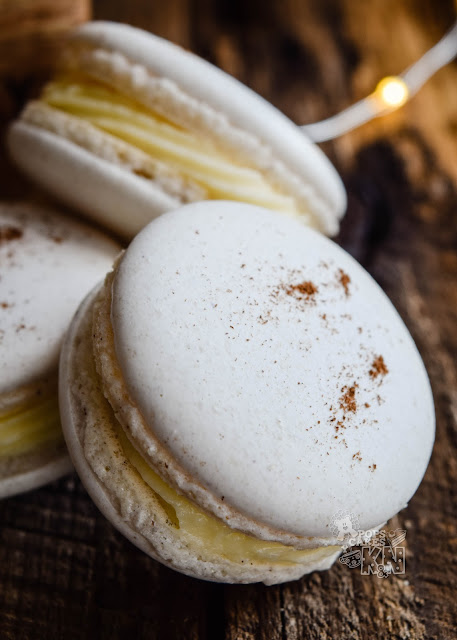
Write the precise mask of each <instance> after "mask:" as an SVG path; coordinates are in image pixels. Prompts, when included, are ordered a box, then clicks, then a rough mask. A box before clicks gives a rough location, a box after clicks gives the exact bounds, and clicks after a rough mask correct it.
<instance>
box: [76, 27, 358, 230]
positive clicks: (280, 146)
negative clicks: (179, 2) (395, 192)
mask: <svg viewBox="0 0 457 640" xmlns="http://www.w3.org/2000/svg"><path fill="white" fill-rule="evenodd" d="M72 41H73V42H74V43H76V44H78V43H79V44H82V45H84V46H90V47H92V48H94V49H100V51H108V52H112V54H113V56H116V55H117V58H115V57H114V58H113V59H112V60H111V62H110V64H109V65H108V66H109V69H110V70H113V69H114V70H116V74H117V76H118V78H122V75H123V74H124V75H126V74H129V75H131V76H132V77H131V78H130V79H129V84H130V85H131V87H132V90H135V91H137V92H139V94H140V93H141V92H143V91H147V83H148V77H147V74H146V73H145V69H146V70H147V71H148V72H150V73H151V75H152V77H154V78H157V77H158V78H163V79H164V80H165V82H166V85H164V86H163V90H164V93H168V92H169V91H172V90H173V89H174V90H175V91H176V92H178V93H180V92H182V96H181V97H182V99H183V100H185V101H186V102H187V101H188V100H190V103H189V104H186V109H190V110H191V111H192V110H194V111H195V123H196V124H198V120H205V118H212V119H213V122H212V128H213V129H214V131H215V132H217V130H220V131H221V132H222V134H224V132H225V130H226V129H227V130H228V129H230V127H235V128H237V129H239V133H240V135H239V136H238V140H237V143H236V144H237V145H238V146H239V147H243V146H246V148H248V147H249V144H251V142H252V143H255V147H256V153H257V154H258V155H261V149H260V150H259V149H258V148H257V145H258V141H259V140H260V141H261V143H264V144H265V145H267V146H268V147H270V148H271V150H272V151H273V156H274V158H275V159H276V160H278V161H280V162H282V163H283V164H284V165H285V166H286V167H287V168H288V169H289V170H291V171H292V172H294V173H295V174H296V176H297V178H298V179H299V180H302V181H303V182H304V184H306V185H307V187H308V189H309V196H308V197H309V199H310V200H311V201H312V200H315V201H316V204H315V206H316V207H317V208H318V209H320V210H321V215H322V216H323V218H325V220H323V221H322V226H323V228H324V230H326V231H327V232H329V233H335V232H336V231H335V230H336V229H337V228H338V219H339V218H340V217H341V216H342V215H343V213H344V211H345V208H346V194H345V190H344V187H343V184H342V182H341V179H340V178H339V176H338V174H337V172H336V171H335V169H334V167H333V166H332V165H331V163H330V162H329V160H328V159H327V157H326V156H325V155H324V153H323V152H322V151H321V150H320V149H319V148H318V147H317V146H316V145H314V144H313V143H312V142H311V141H310V140H309V139H308V138H307V137H306V136H305V135H304V134H303V133H302V132H301V131H300V130H299V128H298V127H297V126H295V125H294V123H293V122H292V121H291V120H289V119H288V118H287V117H286V116H284V115H283V114H282V113H281V112H280V111H279V110H277V109H276V108H275V107H273V106H272V105H271V104H270V103H268V102H267V101H266V100H264V99H263V98H261V97H260V96H259V95H258V94H256V93H255V92H254V91H252V90H251V89H249V88H248V87H246V86H245V85H243V84H242V83H240V82H238V81H237V80H236V79H235V78H233V77H231V76H230V75H228V74H226V73H224V72H223V71H221V70H220V69H218V68H217V67H215V66H213V65H211V64H210V63H208V62H206V61H205V60H203V59H201V58H200V57H198V56H196V55H194V54H192V53H190V52H188V51H185V50H184V49H182V48H181V47H179V46H177V45H175V44H173V43H171V42H168V41H167V40H164V39H162V38H159V37H157V36H154V35H153V34H151V33H148V32H146V31H143V30H140V29H136V28H133V27H131V26H129V25H125V24H118V23H114V22H102V21H100V22H98V21H96V22H89V23H86V24H85V25H82V26H81V27H78V28H77V29H76V30H75V31H74V34H73V37H72ZM125 59H127V61H128V62H129V63H133V64H134V65H136V66H134V67H133V68H130V69H129V70H128V69H127V67H126V66H125V62H124V61H125ZM116 61H117V62H116ZM97 62H99V61H98V60H97ZM107 68H108V67H107ZM192 100H194V102H195V101H196V102H195V105H193V106H192V104H191V103H192ZM205 105H206V107H205ZM211 112H213V113H211ZM265 162H271V160H268V161H267V160H265ZM319 202H322V203H324V204H325V207H324V206H321V205H320V204H318V203H319Z"/></svg>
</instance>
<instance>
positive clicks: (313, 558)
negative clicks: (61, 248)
mask: <svg viewBox="0 0 457 640" xmlns="http://www.w3.org/2000/svg"><path fill="white" fill-rule="evenodd" d="M59 388H60V408H61V414H62V424H63V430H64V434H65V438H66V441H67V444H68V448H69V452H70V455H71V457H72V459H73V462H74V464H75V467H76V469H77V471H78V472H79V474H80V477H81V479H82V481H83V483H84V484H85V486H86V488H87V490H88V492H89V493H90V495H91V496H92V498H93V500H94V501H95V503H96V504H97V505H98V507H99V508H100V510H101V511H102V512H103V513H104V514H105V516H106V517H107V518H108V519H109V520H110V521H111V522H112V523H113V524H114V526H115V527H117V528H118V529H119V530H120V531H121V532H122V533H123V534H124V535H125V536H127V538H129V539H130V540H131V541H132V542H133V543H134V544H136V545H137V546H138V547H139V548H140V549H142V550H143V551H145V552H146V553H148V554H149V555H150V556H152V557H153V558H156V559H157V560H159V561H161V562H162V563H164V564H165V565H167V566H168V567H171V568H173V569H176V570H178V571H181V572H183V573H185V574H188V575H190V576H194V577H197V578H203V579H206V580H212V581H220V582H234V583H249V582H258V581H263V582H264V583H266V584H274V583H279V582H284V581H288V580H292V579H296V578H299V577H300V576H302V575H303V574H305V573H309V572H310V571H314V570H318V569H327V568H329V567H330V566H331V564H332V563H333V562H334V560H335V559H336V558H337V557H338V555H339V553H340V552H341V547H342V538H341V536H339V535H338V534H339V531H338V529H335V523H336V522H337V520H336V519H337V518H338V514H340V513H341V511H342V510H344V512H345V513H346V514H349V516H350V518H352V522H353V524H354V525H355V523H357V529H363V530H368V529H369V530H372V529H377V528H378V527H380V526H381V525H382V524H383V523H384V522H385V521H387V520H388V519H389V518H390V517H392V516H393V515H395V514H396V513H397V512H398V511H399V510H400V509H403V507H405V506H406V504H407V502H408V500H409V499H410V498H411V496H412V495H413V494H414V492H415V491H416V489H417V487H418V485H419V483H420V481H421V478H422V476H423V474H424V472H425V470H426V467H427V464H428V460H429V457H430V454H431V450H432V445H433V439H434V407H433V400H432V394H431V391H430V385H429V381H428V378H427V374H426V371H425V368H424V365H423V363H422V360H421V358H420V355H419V353H418V351H417V349H416V347H415V344H414V342H413V340H412V338H411V336H410V335H409V333H408V331H407V329H406V327H405V325H404V324H403V322H402V320H401V319H400V317H399V315H398V313H397V312H396V311H395V309H394V307H393V306H392V304H391V303H390V301H389V300H388V298H387V297H386V295H385V294H384V293H383V292H382V290H381V289H380V287H379V286H378V285H377V284H376V283H375V282H374V280H373V279H372V278H371V277H370V276H369V275H368V274H367V273H366V272H365V271H364V269H363V268H362V267H361V266H360V265H359V264H358V263H357V262H355V260H354V259H352V258H351V257H350V256H349V255H348V254H347V253H346V252H345V251H344V250H342V249H341V248H340V247H338V246H337V245H336V244H334V243H333V242H332V241H331V240H329V239H328V238H326V237H325V236H323V235H322V234H320V233H318V232H316V231H314V230H313V229H311V228H309V227H307V226H304V225H302V224H300V222H299V221H297V220H294V219H290V218H288V217H286V216H282V215H281V214H280V213H275V212H270V211H267V210H265V209H263V208H259V207H254V206H250V205H246V204H239V203H234V202H222V201H221V202H211V201H207V202H201V203H195V204H190V205H187V206H184V207H182V208H180V209H178V210H176V211H174V212H169V213H166V214H164V215H163V216H161V217H159V218H157V219H156V220H154V221H153V222H151V223H150V224H149V225H147V226H146V227H145V228H144V229H143V231H141V232H140V233H139V235H138V236H137V237H136V238H135V239H134V240H133V242H132V243H131V244H130V246H129V248H128V249H127V250H126V252H125V253H124V254H123V255H122V257H121V258H120V259H119V260H118V261H117V262H116V264H115V267H114V269H113V271H112V272H111V273H110V274H109V275H108V276H107V278H106V281H105V283H104V285H102V286H99V287H96V288H95V289H94V291H93V292H92V293H91V294H90V295H89V296H88V297H87V298H86V300H85V301H84V303H83V304H82V306H81V307H80V309H79V311H78V313H77V314H76V316H75V318H74V321H73V323H72V325H71V327H70V330H69V332H68V334H67V337H66V340H65V343H64V347H63V349H62V355H61V366H60V387H59Z"/></svg>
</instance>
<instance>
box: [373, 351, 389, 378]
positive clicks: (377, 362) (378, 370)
mask: <svg viewBox="0 0 457 640" xmlns="http://www.w3.org/2000/svg"><path fill="white" fill-rule="evenodd" d="M387 373H389V369H388V368H387V366H386V363H385V362H384V358H383V357H382V356H378V357H377V358H375V359H374V360H373V362H372V364H371V369H370V377H371V378H377V377H378V376H385V375H386V374H387Z"/></svg>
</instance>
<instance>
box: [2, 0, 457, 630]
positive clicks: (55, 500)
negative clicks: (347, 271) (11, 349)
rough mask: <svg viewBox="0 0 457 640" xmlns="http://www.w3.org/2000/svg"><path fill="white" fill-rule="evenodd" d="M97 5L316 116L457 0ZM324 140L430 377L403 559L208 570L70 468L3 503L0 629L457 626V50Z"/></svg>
mask: <svg viewBox="0 0 457 640" xmlns="http://www.w3.org/2000/svg"><path fill="white" fill-rule="evenodd" d="M0 4H1V3H0ZM94 16H95V17H96V18H104V19H112V20H118V21H125V22H130V23H132V24H135V25H139V26H142V27H144V28H146V29H149V30H151V31H153V32H155V33H157V34H159V35H162V36H165V37H167V38H169V39H171V40H173V41H175V42H178V43H180V44H182V45H184V46H185V47H187V48H189V49H191V50H193V51H195V52H196V53H198V54H200V55H202V56H203V57H205V58H207V59H209V60H211V61H212V62H213V63H215V64H217V65H219V66H220V67H222V68H223V69H225V70H226V71H228V72H229V73H231V74H233V75H235V76H236V77H238V78H239V79H241V80H242V81H243V82H245V83H246V84H248V85H249V86H251V87H253V88H254V89H255V90H256V91H258V92H259V93H260V94H262V95H263V96H265V97H266V98H267V99H269V100H270V101H272V102H273V103H274V104H275V105H276V106H278V107H279V108H280V109H282V110H283V111H284V112H285V113H286V114H287V115H289V116H290V117H291V118H292V119H294V120H295V121H296V122H297V123H307V122H312V121H315V120H318V119H321V118H323V117H326V116H329V115H331V114H333V113H335V112H336V111H338V110H340V109H342V108H344V107H345V106H347V105H349V104H350V103H351V102H353V101H354V100H356V99H358V98H360V97H362V96H364V95H366V94H367V93H369V92H370V91H371V90H372V89H373V88H374V86H375V84H376V82H377V80H379V79H380V78H381V77H382V76H384V75H388V74H392V73H397V72H400V71H401V70H403V69H404V68H405V67H407V66H408V65H409V64H411V63H412V62H413V61H414V60H415V59H417V58H418V57H419V56H420V55H421V54H422V53H423V52H424V51H425V50H426V49H427V48H428V47H429V46H431V45H432V44H433V43H434V42H435V41H436V40H437V39H438V38H439V37H440V36H441V35H442V34H443V33H444V32H445V30H447V29H448V28H449V27H450V26H451V25H452V22H453V20H454V19H455V17H456V6H455V4H454V3H453V2H452V1H451V0H443V1H437V0H401V1H399V0H282V1H281V2H280V1H279V0H272V1H268V0H264V1H263V2H260V1H254V0H249V1H247V0H244V1H243V0H219V2H217V1H216V0H212V1H211V0H167V2H148V1H147V0H134V1H130V2H122V1H121V0H96V1H95V4H94ZM36 82H37V80H36V78H35V77H34V76H33V74H32V73H29V74H28V75H27V77H26V78H25V79H23V78H22V79H21V78H18V77H16V78H7V79H6V80H4V81H3V82H2V83H1V85H0V116H1V118H2V123H3V124H4V123H5V121H6V120H8V118H10V117H11V116H12V115H13V114H14V113H15V112H17V110H18V109H19V107H20V104H21V102H22V101H23V99H24V96H26V95H27V94H29V93H30V91H31V90H32V89H31V87H34V86H35V84H36ZM323 148H324V151H325V152H326V153H327V154H328V155H329V156H330V158H331V159H332V160H333V162H334V163H335V165H336V166H337V168H338V170H339V171H340V173H341V175H342V176H343V179H344V181H345V184H346V187H347V190H348V194H349V207H348V213H347V215H346V218H345V220H344V223H343V226H342V230H341V234H340V236H339V238H338V241H339V242H340V243H341V244H342V245H343V246H344V247H345V248H346V249H347V250H348V251H349V252H350V253H352V254H353V255H354V256H355V257H356V258H357V259H358V260H359V261H360V262H361V263H362V264H363V265H364V266H365V267H366V268H367V269H368V270H369V271H370V272H371V273H372V275H373V276H374V277H375V278H376V280H377V281H378V282H379V283H380V285H381V286H382V287H383V288H384V289H385V291H386V292H387V294H388V295H389V296H390V298H391V299H392V301H393V302H394V304H395V305H396V307H397V309H398V310H399V312H400V314H401V315H402V317H403V319H404V321H405V322H406V324H407V326H408V327H409V329H410V331H411V332H412V334H413V337H414V339H415V340H416V343H417V345H418V348H419V350H420V352H421V354H422V356H423V358H424V361H425V364H426V367H427V369H428V372H429V375H430V378H431V382H432V386H433V392H434V397H435V402H436V415H437V439H436V445H435V448H434V452H433V456H432V460H431V464H430V467H429V469H428V471H427V474H426V476H425V479H424V481H423V482H422V485H421V486H420V488H419V490H418V492H417V494H416V495H415V496H414V498H413V499H412V500H411V502H410V505H409V507H408V508H407V509H405V510H404V511H402V512H401V513H400V514H399V516H397V517H396V518H395V519H394V520H393V521H392V528H395V527H402V528H404V529H406V530H407V538H406V543H407V550H406V574H405V575H404V576H390V577H389V578H388V579H380V578H377V577H376V576H362V575H361V574H360V571H357V570H350V569H349V568H348V567H346V566H343V565H341V564H340V563H338V562H337V563H336V565H335V566H334V567H333V568H332V569H331V570H330V571H327V572H325V573H314V574H312V575H310V576H307V577H305V578H303V579H302V580H300V581H297V582H294V583H290V584H285V585H282V586H276V587H265V586H262V585H251V586H232V585H230V586H224V585H218V584H211V583H205V582H201V581H197V580H193V579H191V578H187V577H184V576H181V575H179V574H177V573H174V572H172V571H170V570H168V569H166V568H164V567H162V566H161V565H159V564H158V563H156V562H154V561H153V560H151V559H149V558H148V557H146V556H145V555H143V554H142V553H141V552H140V551H138V550H137V549H136V548H134V547H133V546H132V545H131V544H130V543H129V542H127V541H126V540H125V539H124V538H122V536H121V535H120V534H118V533H117V532H116V531H115V530H114V529H113V527H112V526H111V525H110V524H109V523H108V522H107V521H106V520H105V519H104V518H103V517H102V516H101V515H100V513H99V512H98V511H97V509H96V508H95V506H94V505H93V504H92V502H91V500H90V499H89V498H88V496H87V494H86V492H85V490H84V489H83V487H82V485H81V483H80V482H79V480H78V478H77V477H76V476H75V475H73V476H70V477H68V478H66V479H63V480H61V481H59V482H56V483H54V484H53V485H51V486H48V487H46V488H43V489H41V490H39V491H35V492H31V493H29V494H26V495H23V496H19V497H16V498H12V499H9V500H4V501H3V502H1V503H0V638H1V639H2V640H6V639H13V638H14V639H18V638H21V639H29V638H30V639H32V638H33V639H35V638H36V639H42V638H44V639H46V640H52V639H54V638H56V639H57V638H62V639H65V640H72V639H76V638H106V639H109V640H116V639H120V638H129V639H130V638H145V639H146V638H147V639H148V640H153V639H160V640H162V639H164V638H179V639H191V638H192V639H196V638H201V639H207V640H218V639H220V638H226V639H227V640H228V639H235V638H236V639H239V640H241V639H243V640H244V639H245V640H251V639H254V638H256V639H268V640H276V639H277V640H292V639H299V638H300V639H301V638H306V639H308V638H326V639H327V638H328V639H338V638H344V639H346V638H354V639H359V638H360V639H362V638H363V639H372V638H413V639H416V640H418V639H422V638H436V639H440V640H446V639H450V638H456V637H457V578H456V571H457V518H456V513H457V507H456V492H457V64H456V63H454V64H452V65H449V66H448V67H447V68H446V69H444V70H442V71H441V72H440V73H439V74H438V75H437V76H435V77H434V78H433V79H432V80H431V81H430V82H429V83H428V84H427V85H426V87H425V88H424V89H423V90H422V91H421V92H420V93H419V94H418V95H417V96H416V97H415V98H414V99H413V100H412V101H411V102H410V103H408V104H407V105H406V106H405V107H404V108H403V109H401V110H400V111H398V112H397V113H395V114H391V115H389V116H387V117H385V118H382V119H378V120H376V121H374V122H372V123H370V124H368V125H367V126H365V127H363V128H361V129H359V130H357V131H354V132H352V133H350V134H347V135H345V136H343V137H342V138H340V139H339V140H336V141H334V142H331V143H327V144H325V145H323ZM0 168H1V174H0V188H1V192H2V195H3V197H17V196H23V195H24V193H26V192H27V191H28V190H31V187H30V186H28V185H27V184H26V183H24V182H23V181H22V180H21V179H20V178H19V177H18V176H17V174H16V173H15V172H14V171H13V170H12V169H11V168H10V167H9V166H8V164H7V162H6V161H5V159H4V158H2V160H1V165H0ZM405 455H408V452H407V451H405ZM373 500H376V496H373Z"/></svg>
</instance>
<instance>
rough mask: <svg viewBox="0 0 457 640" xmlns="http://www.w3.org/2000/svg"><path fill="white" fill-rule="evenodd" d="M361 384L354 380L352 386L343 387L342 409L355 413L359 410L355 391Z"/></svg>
mask: <svg viewBox="0 0 457 640" xmlns="http://www.w3.org/2000/svg"><path fill="white" fill-rule="evenodd" d="M358 386H359V385H358V384H357V383H356V382H354V384H353V385H352V387H348V386H347V385H345V386H344V387H342V389H341V393H342V396H341V398H340V409H343V411H345V412H351V413H355V412H356V411H357V403H356V401H355V391H356V389H357V387H358Z"/></svg>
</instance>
